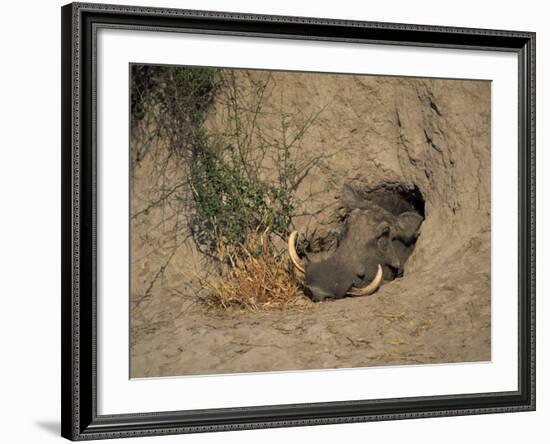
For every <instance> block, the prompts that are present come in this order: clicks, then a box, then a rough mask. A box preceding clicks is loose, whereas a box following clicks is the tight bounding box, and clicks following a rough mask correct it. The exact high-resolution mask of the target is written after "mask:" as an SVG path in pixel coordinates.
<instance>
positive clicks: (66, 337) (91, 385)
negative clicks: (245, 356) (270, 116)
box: [61, 3, 535, 440]
mask: <svg viewBox="0 0 550 444" xmlns="http://www.w3.org/2000/svg"><path fill="white" fill-rule="evenodd" d="M61 15H62V33H61V47H62V62H61V63H62V66H61V71H62V78H61V84H62V88H61V90H62V97H61V102H62V126H61V135H62V193H61V196H62V247H61V248H62V277H61V279H62V304H61V309H62V328H61V340H62V384H61V385H62V436H64V437H65V438H68V439H71V440H85V439H101V438H120V437H134V436H147V435H163V434H177V433H193V432H208V431H223V430H237V429H252V428H268V427H288V426H303V425H316V424H333V423H348V422H362V421H379V420H393V419H405V418H425V417H435V416H453V415H472V414H485V413H500V412H517V411H528V410H534V409H535V33H532V32H517V31H502V30H487V29H467V28H450V27H438V26H423V25H407V24H395V23H374V22H359V21H344V20H332V19H319V18H304V17H281V16H265V15H252V14H234V13H222V12H206V11H190V10H177V9H160V8H144V7H130V6H117V5H102V4H84V3H72V4H69V5H66V6H64V7H63V8H62V10H61ZM98 27H107V28H109V27H116V28H125V29H129V30H132V29H144V28H146V29H148V30H164V31H166V30H168V31H173V32H199V33H210V34H221V35H243V36H261V37H266V38H270V37H271V38H281V37H284V38H292V39H309V40H320V41H339V42H354V43H377V44H392V45H412V46H425V47H435V48H462V49H469V50H476V49H477V50H489V51H509V52H513V53H515V54H517V57H518V66H519V73H518V79H519V113H518V115H519V138H518V159H519V184H518V198H519V208H518V214H519V232H518V246H519V258H518V260H519V268H518V279H519V286H518V300H519V307H518V313H519V320H518V321H519V322H518V326H519V329H518V345H519V347H518V363H519V369H518V375H519V381H518V390H517V391H510V392H496V393H493V392H491V393H472V394H465V395H452V396H426V397H415V398H393V399H383V400H364V401H340V402H324V403H309V404H296V405H275V406H258V407H242V408H221V409H209V410H192V411H190V410H187V411H170V412H150V413H143V414H117V415H108V416H106V415H98V414H97V380H96V321H97V318H96V248H97V245H96V237H95V233H96V173H97V165H96V163H95V155H96V151H95V150H96V147H95V121H96V120H95V117H96V116H95V113H96V110H95V104H96V101H95V89H94V88H95V81H94V76H95V71H94V69H95V38H96V30H97V29H98Z"/></svg>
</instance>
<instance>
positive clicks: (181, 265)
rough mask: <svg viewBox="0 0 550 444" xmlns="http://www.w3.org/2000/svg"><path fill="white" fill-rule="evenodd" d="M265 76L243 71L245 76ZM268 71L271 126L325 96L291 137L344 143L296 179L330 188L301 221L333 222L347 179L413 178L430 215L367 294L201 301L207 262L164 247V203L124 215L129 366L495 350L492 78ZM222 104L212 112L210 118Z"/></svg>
mask: <svg viewBox="0 0 550 444" xmlns="http://www.w3.org/2000/svg"><path fill="white" fill-rule="evenodd" d="M261 76H265V74H264V73H261V72H260V73H241V74H240V77H239V81H240V82H241V85H242V88H244V89H246V88H249V89H250V82H251V78H252V80H254V79H258V78H261ZM270 85H271V87H270V88H271V90H270V94H266V98H265V106H264V111H265V114H263V115H262V116H261V117H260V118H259V124H260V125H262V127H263V128H266V131H273V132H275V131H276V127H277V118H278V116H280V115H281V112H282V111H284V112H286V113H288V114H292V115H293V116H294V118H295V120H296V121H297V122H298V123H297V125H298V126H299V124H300V123H299V121H300V119H307V117H308V116H310V115H311V114H312V113H315V112H317V111H319V110H321V111H320V113H319V116H318V118H317V119H316V121H315V123H314V124H313V125H312V126H311V128H309V130H308V132H307V134H306V136H305V137H304V139H303V141H302V143H301V144H300V146H299V147H298V149H300V150H301V152H303V153H304V155H307V153H313V152H316V151H318V150H323V149H331V148H327V147H334V146H337V147H338V150H340V148H342V150H341V152H340V154H338V155H336V156H334V157H332V158H331V159H330V161H327V162H326V164H325V165H322V166H320V167H319V168H318V169H317V170H316V171H314V174H312V177H311V178H310V180H307V181H305V183H304V185H303V187H302V189H301V191H300V192H301V193H309V192H311V191H312V190H313V191H315V189H316V187H321V186H323V187H326V189H327V192H326V193H324V194H320V195H316V196H317V197H316V198H312V199H310V200H309V203H308V205H309V208H308V210H311V211H309V212H310V213H317V210H319V212H318V213H317V214H315V216H311V215H309V216H308V215H304V216H302V217H300V218H297V219H296V221H295V224H296V226H297V228H299V229H306V228H311V227H316V228H319V229H321V230H323V229H331V228H334V224H335V223H336V222H335V221H336V220H337V217H336V216H337V207H338V205H334V206H327V205H326V202H332V201H334V202H336V203H337V202H338V200H339V199H340V198H341V190H342V188H343V187H344V186H352V187H353V188H354V189H357V190H361V189H362V188H364V187H368V186H372V185H376V184H380V183H390V184H391V183H399V184H403V185H406V186H417V187H418V189H419V190H420V191H421V193H422V194H423V196H424V198H425V201H426V220H425V222H424V224H423V226H422V234H421V236H420V238H419V240H418V243H417V246H416V249H415V251H414V253H413V255H412V256H411V258H410V259H409V262H408V264H407V268H406V273H405V276H404V277H403V278H401V279H397V280H395V281H393V282H391V283H386V284H384V285H383V286H382V287H381V288H380V290H379V291H378V292H377V293H375V294H374V295H371V296H368V297H364V298H346V299H342V300H338V301H330V302H324V303H317V304H314V303H311V302H308V301H307V300H305V299H304V303H303V305H301V306H299V307H295V308H291V309H286V310H279V311H269V312H264V311H259V312H249V311H242V310H238V309H231V310H226V311H220V310H218V311H217V310H209V309H207V308H206V307H205V306H204V305H202V304H200V303H197V297H196V295H197V293H198V292H200V288H198V280H197V278H196V277H197V276H198V275H199V274H200V273H201V272H203V271H204V270H205V269H207V268H209V267H210V265H211V264H208V261H207V260H206V259H205V258H204V257H201V254H200V253H198V252H197V251H196V250H195V249H194V247H193V244H192V243H190V242H188V241H186V240H185V241H182V243H181V245H179V244H178V248H177V250H175V253H173V254H172V252H173V251H174V250H173V248H171V246H170V245H167V242H166V241H164V234H163V233H165V230H166V227H165V225H166V224H168V225H170V223H172V224H173V223H174V222H173V220H174V217H173V215H172V214H171V213H170V208H169V207H167V208H159V209H155V210H152V211H150V212H148V213H147V214H146V215H145V216H144V217H141V218H139V219H137V220H135V221H133V222H132V252H131V253H132V277H131V279H132V294H131V376H132V377H149V376H171V375H191V374H215V373H233V372H258V371H281V370H300V369H323V368H346V367H368V366H379V365H403V364H429V363H450V362H474V361H488V360H490V359H491V337H490V330H491V319H490V289H491V285H490V126H489V125H490V83H489V82H479V81H476V82H472V81H444V80H426V79H400V78H384V77H366V76H336V75H332V76H328V75H308V74H292V75H289V74H283V73H274V74H272V78H271V81H270ZM289 110H290V111H289ZM220 115H221V111H220V109H219V108H218V109H215V110H214V111H213V112H212V118H211V119H210V122H209V125H210V130H211V131H212V132H215V131H216V130H217V129H218V130H219V128H220V125H221V123H220V121H221V120H222V119H220ZM150 174H151V171H148V170H147V168H144V169H143V170H142V171H141V172H140V173H139V174H138V176H137V177H136V178H135V181H134V187H135V193H134V194H133V195H132V207H133V208H138V209H139V208H140V205H141V206H143V205H144V204H143V201H144V196H149V198H150V193H151V191H150V190H148V187H150V183H151V181H150V179H149V177H150ZM327 184H328V186H327ZM175 219H177V218H175ZM167 220H168V221H171V222H167ZM170 226H171V227H173V225H170ZM178 226H180V225H178ZM182 238H183V239H185V233H182ZM164 264H167V265H166V266H165V267H164ZM163 267H164V268H163ZM159 270H162V273H161V276H160V278H159V279H156V280H155V282H154V285H152V286H150V282H151V279H152V277H154V276H157V275H158V273H159ZM144 295H145V296H144Z"/></svg>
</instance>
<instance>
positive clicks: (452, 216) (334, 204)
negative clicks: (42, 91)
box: [61, 3, 535, 440]
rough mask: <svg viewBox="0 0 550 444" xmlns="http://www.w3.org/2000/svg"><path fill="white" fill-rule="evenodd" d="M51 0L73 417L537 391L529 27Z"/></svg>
mask: <svg viewBox="0 0 550 444" xmlns="http://www.w3.org/2000/svg"><path fill="white" fill-rule="evenodd" d="M61 13H62V128H61V131H62V208H63V214H62V223H63V226H62V258H63V259H62V435H63V436H64V437H66V438H68V439H71V440H84V439H101V438H118V437H133V436H144V435H162V434H177V433H194V432H206V431H223V430H237V429H252V428H267V427H287V426H301V425H315V424H332V423H344V422H361V421H378V420H392V419H403V418H426V417H434V416H451V415H472V414H484V413H499V412H516V411H527V410H534V409H535V34H534V33H530V32H520V31H502V30H487V29H465V28H447V27H437V26H425V25H404V24H395V23H372V22H359V21H342V20H332V19H322V18H305V17H281V16H260V15H250V14H235V13H223V12H205V11H190V10H174V9H159V8H144V7H130V6H116V5H100V4H93V5H91V4H80V3H73V4H69V5H66V6H64V7H63V8H62V11H61ZM427 20H428V19H427Z"/></svg>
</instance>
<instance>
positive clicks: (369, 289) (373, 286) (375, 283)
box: [348, 264, 383, 296]
mask: <svg viewBox="0 0 550 444" xmlns="http://www.w3.org/2000/svg"><path fill="white" fill-rule="evenodd" d="M382 274H383V273H382V267H381V266H380V264H378V271H377V272H376V276H374V279H373V280H372V282H371V283H370V284H369V285H367V286H366V287H361V288H355V287H352V288H351V289H350V290H348V295H350V296H367V295H369V294H372V293H374V292H375V291H376V290H377V289H378V287H379V286H380V283H381V282H382Z"/></svg>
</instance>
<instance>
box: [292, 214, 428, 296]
mask: <svg viewBox="0 0 550 444" xmlns="http://www.w3.org/2000/svg"><path fill="white" fill-rule="evenodd" d="M422 221H423V217H422V216H420V215H419V214H418V213H417V212H415V211H405V212H402V213H400V214H398V215H395V214H392V212H390V211H387V210H386V209H384V208H381V207H379V206H377V205H374V206H371V207H370V208H368V209H359V208H357V209H354V210H353V211H351V212H350V213H349V215H348V216H347V218H346V219H345V222H344V230H343V233H342V236H341V240H340V242H339V243H338V246H337V248H336V250H335V251H334V253H332V254H331V255H330V256H329V257H328V258H327V259H325V260H322V261H319V262H314V261H308V260H307V259H302V258H300V257H299V255H298V253H297V251H296V241H297V237H298V232H296V231H294V232H292V233H291V235H290V236H289V239H288V251H289V256H290V259H291V261H292V263H293V264H294V267H295V268H296V271H297V273H299V274H300V275H301V276H302V277H303V281H304V292H305V294H306V295H307V296H308V297H309V298H311V299H312V300H313V301H322V300H325V299H340V298H343V297H345V296H364V295H368V294H371V293H374V292H375V291H376V290H377V289H378V287H379V286H380V284H381V283H382V280H383V279H384V280H392V279H395V278H396V277H400V276H402V275H403V267H404V264H405V261H406V260H407V258H408V257H409V255H410V254H411V252H412V249H413V247H414V243H415V242H416V239H417V237H418V235H419V232H420V225H421V224H422Z"/></svg>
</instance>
